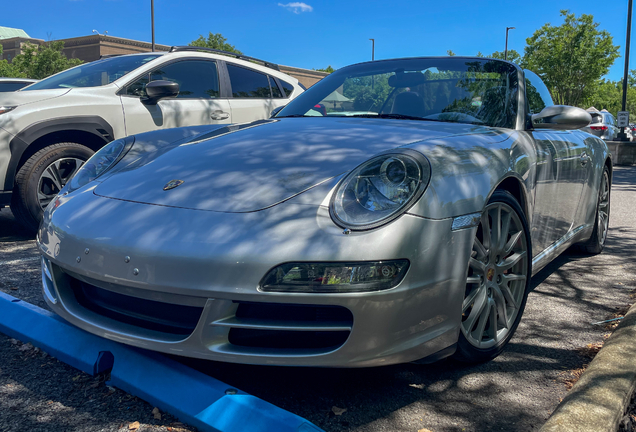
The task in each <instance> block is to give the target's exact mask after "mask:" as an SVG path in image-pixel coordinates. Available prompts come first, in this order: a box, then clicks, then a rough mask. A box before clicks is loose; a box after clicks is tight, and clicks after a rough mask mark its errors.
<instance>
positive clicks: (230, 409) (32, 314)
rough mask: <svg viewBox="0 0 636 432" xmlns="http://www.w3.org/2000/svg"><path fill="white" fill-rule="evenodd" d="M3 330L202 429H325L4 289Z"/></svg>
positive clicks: (302, 431)
mask: <svg viewBox="0 0 636 432" xmlns="http://www.w3.org/2000/svg"><path fill="white" fill-rule="evenodd" d="M0 332H2V333H4V334H6V335H8V336H10V337H13V338H15V339H19V340H21V341H23V342H30V343H31V344H33V345H34V346H36V347H38V348H40V349H43V350H44V351H46V352H47V353H49V354H50V355H52V356H53V357H55V358H57V359H59V360H61V361H63V362H65V363H67V364H69V365H71V366H73V367H74V368H76V369H79V370H81V371H84V372H86V373H88V374H90V375H95V374H97V373H100V372H104V371H107V370H108V369H111V368H112V369H111V372H110V377H111V381H110V384H111V385H113V386H115V387H118V388H120V389H122V390H124V391H126V392H128V393H130V394H132V395H134V396H138V397H140V398H141V399H144V400H146V401H147V402H149V403H151V404H153V405H154V406H156V407H158V408H160V409H161V410H163V411H165V412H168V413H170V414H172V415H173V416H175V417H176V418H178V419H179V420H180V421H182V422H184V423H187V424H190V425H192V426H194V427H196V428H197V429H199V430H201V431H214V432H245V431H254V432H288V431H289V432H320V431H322V429H320V428H318V427H317V426H315V425H314V424H312V423H310V422H309V421H307V420H305V419H304V418H302V417H299V416H297V415H295V414H292V413H290V412H288V411H285V410H284V409H282V408H279V407H277V406H274V405H272V404H270V403H269V402H266V401H264V400H262V399H259V398H257V397H255V396H252V395H249V394H247V393H245V392H242V391H240V390H236V389H233V388H231V387H230V386H228V385H227V384H225V383H223V382H221V381H219V380H217V379H214V378H212V377H210V376H208V375H205V374H203V373H201V372H198V371H196V370H194V369H192V368H189V367H187V366H184V365H182V364H181V363H178V362H176V361H174V360H172V359H169V358H167V357H165V356H163V355H161V354H158V353H155V352H151V351H146V350H142V349H138V348H134V347H129V346H127V345H123V344H120V343H118V342H114V341H110V340H107V339H104V338H101V337H99V336H95V335H93V334H91V333H88V332H86V331H84V330H81V329H80V328H77V327H75V326H73V325H72V324H69V323H67V322H66V321H64V320H63V319H62V318H60V317H58V316H57V315H55V314H53V313H51V312H49V311H47V310H44V309H42V308H39V307H37V306H34V305H32V304H30V303H27V302H24V301H22V300H19V299H17V298H15V297H12V296H10V295H8V294H5V293H2V292H0Z"/></svg>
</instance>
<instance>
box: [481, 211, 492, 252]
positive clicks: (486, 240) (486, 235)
mask: <svg viewBox="0 0 636 432" xmlns="http://www.w3.org/2000/svg"><path fill="white" fill-rule="evenodd" d="M480 223H481V232H482V236H483V240H482V244H483V245H484V247H485V248H486V250H488V249H490V248H491V247H492V240H491V234H490V226H489V225H488V215H485V217H482V218H481V221H480Z"/></svg>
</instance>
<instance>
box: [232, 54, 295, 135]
mask: <svg viewBox="0 0 636 432" xmlns="http://www.w3.org/2000/svg"><path fill="white" fill-rule="evenodd" d="M226 65H227V72H228V76H229V81H230V85H231V88H232V98H231V99H230V107H231V108H232V118H233V121H234V123H243V122H250V121H254V120H260V119H267V118H269V117H270V115H271V113H272V111H273V110H274V109H275V108H277V107H279V106H282V105H284V104H285V102H284V101H285V99H282V97H283V96H282V93H281V90H280V89H279V88H278V85H277V84H276V81H275V80H274V79H273V78H272V77H271V76H269V75H267V74H265V73H262V72H259V71H256V70H253V69H249V68H246V67H243V66H238V65H234V64H231V63H226Z"/></svg>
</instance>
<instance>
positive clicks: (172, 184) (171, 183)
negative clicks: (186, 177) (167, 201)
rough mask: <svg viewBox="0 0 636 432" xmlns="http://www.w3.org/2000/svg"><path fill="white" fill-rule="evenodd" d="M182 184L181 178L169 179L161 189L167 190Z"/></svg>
mask: <svg viewBox="0 0 636 432" xmlns="http://www.w3.org/2000/svg"><path fill="white" fill-rule="evenodd" d="M182 184H183V180H170V181H169V182H168V183H166V185H165V186H164V187H163V190H165V191H167V190H170V189H174V188H176V187H177V186H181V185H182Z"/></svg>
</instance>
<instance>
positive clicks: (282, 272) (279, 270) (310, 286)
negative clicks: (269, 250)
mask: <svg viewBox="0 0 636 432" xmlns="http://www.w3.org/2000/svg"><path fill="white" fill-rule="evenodd" d="M408 268H409V261H408V260H406V259H401V260H390V261H361V262H322V263H321V262H317V263H286V264H281V265H279V266H277V267H274V268H273V269H271V270H270V271H269V272H268V273H267V275H266V276H265V277H264V278H263V280H262V281H261V284H260V290H261V291H270V292H312V293H342V292H366V291H379V290H385V289H390V288H393V287H395V286H397V285H398V284H399V283H400V282H401V281H402V279H403V278H404V275H405V274H406V271H407V270H408Z"/></svg>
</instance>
